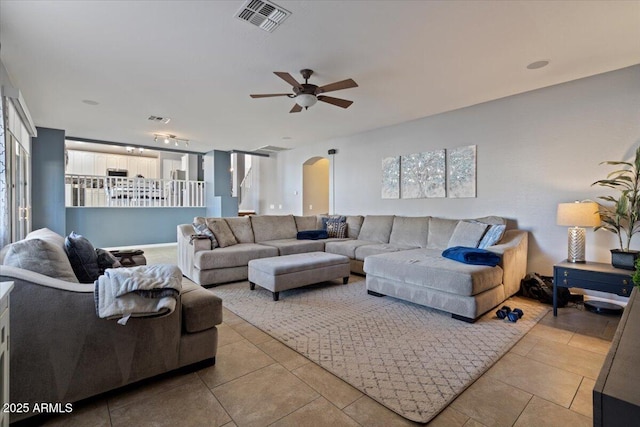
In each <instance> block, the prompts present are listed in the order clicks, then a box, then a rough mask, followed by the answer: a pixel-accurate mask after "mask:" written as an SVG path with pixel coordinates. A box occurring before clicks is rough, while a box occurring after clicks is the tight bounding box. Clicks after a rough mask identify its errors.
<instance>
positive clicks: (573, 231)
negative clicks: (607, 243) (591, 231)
mask: <svg viewBox="0 0 640 427" xmlns="http://www.w3.org/2000/svg"><path fill="white" fill-rule="evenodd" d="M567 238H568V242H567V243H568V244H567V246H568V247H569V252H568V254H567V261H569V262H585V256H584V246H585V242H586V240H587V232H586V230H585V229H584V228H582V227H570V228H569V234H568V236H567Z"/></svg>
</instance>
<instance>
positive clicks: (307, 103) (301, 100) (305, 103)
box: [296, 93, 318, 108]
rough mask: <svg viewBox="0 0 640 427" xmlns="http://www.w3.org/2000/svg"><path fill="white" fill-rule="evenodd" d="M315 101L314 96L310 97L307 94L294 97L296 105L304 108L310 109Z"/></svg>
mask: <svg viewBox="0 0 640 427" xmlns="http://www.w3.org/2000/svg"><path fill="white" fill-rule="evenodd" d="M317 101H318V99H317V98H316V97H315V95H310V94H308V93H301V94H299V95H298V96H296V104H298V105H299V106H301V107H305V108H308V107H311V106H312V105H313V104H315V103H316V102H317Z"/></svg>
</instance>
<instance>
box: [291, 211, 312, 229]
mask: <svg viewBox="0 0 640 427" xmlns="http://www.w3.org/2000/svg"><path fill="white" fill-rule="evenodd" d="M293 219H294V220H295V221H296V229H297V230H298V231H307V230H318V228H316V227H317V226H316V223H317V218H316V216H315V215H307V216H294V217H293Z"/></svg>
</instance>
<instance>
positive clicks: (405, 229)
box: [389, 216, 429, 248]
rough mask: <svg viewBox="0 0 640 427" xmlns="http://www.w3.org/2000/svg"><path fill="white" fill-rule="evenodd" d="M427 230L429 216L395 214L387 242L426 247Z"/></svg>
mask: <svg viewBox="0 0 640 427" xmlns="http://www.w3.org/2000/svg"><path fill="white" fill-rule="evenodd" d="M428 231H429V217H428V216H422V217H409V216H396V217H395V218H394V219H393V228H392V229H391V236H389V243H392V244H395V245H401V246H408V247H416V248H426V247H427V236H428Z"/></svg>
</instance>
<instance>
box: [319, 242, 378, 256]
mask: <svg viewBox="0 0 640 427" xmlns="http://www.w3.org/2000/svg"><path fill="white" fill-rule="evenodd" d="M374 244H375V243H374V242H370V241H368V240H338V241H325V243H324V251H325V252H329V253H332V254H337V255H344V256H348V257H349V258H351V259H356V249H358V248H359V247H360V246H365V245H374Z"/></svg>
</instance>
